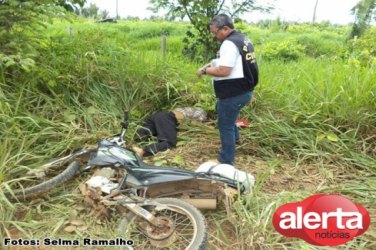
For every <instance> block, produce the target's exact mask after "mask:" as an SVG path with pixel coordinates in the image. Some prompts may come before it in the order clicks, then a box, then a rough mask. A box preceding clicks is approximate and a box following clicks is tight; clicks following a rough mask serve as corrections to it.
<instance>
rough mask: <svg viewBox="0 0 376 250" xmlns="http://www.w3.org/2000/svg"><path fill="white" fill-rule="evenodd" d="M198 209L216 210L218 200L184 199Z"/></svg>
mask: <svg viewBox="0 0 376 250" xmlns="http://www.w3.org/2000/svg"><path fill="white" fill-rule="evenodd" d="M182 200H183V201H186V202H188V203H190V204H191V205H193V206H195V207H196V208H198V209H216V208H217V199H186V198H184V199H182Z"/></svg>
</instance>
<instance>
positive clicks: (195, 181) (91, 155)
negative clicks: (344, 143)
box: [5, 111, 254, 249]
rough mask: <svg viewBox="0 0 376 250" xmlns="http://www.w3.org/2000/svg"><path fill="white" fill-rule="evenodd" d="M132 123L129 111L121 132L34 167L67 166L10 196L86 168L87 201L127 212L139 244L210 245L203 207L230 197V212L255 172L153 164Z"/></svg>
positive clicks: (128, 231)
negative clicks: (136, 144) (140, 150)
mask: <svg viewBox="0 0 376 250" xmlns="http://www.w3.org/2000/svg"><path fill="white" fill-rule="evenodd" d="M128 125H129V113H128V112H127V111H126V112H125V114H124V120H123V121H122V122H121V132H120V134H118V135H115V136H113V137H111V138H108V139H101V140H99V142H98V144H97V145H96V146H89V147H86V148H82V149H79V150H77V151H75V152H73V153H71V154H69V155H67V156H64V157H61V158H59V159H56V160H53V161H51V162H49V163H47V164H44V165H42V166H41V167H39V168H37V169H33V170H31V171H29V176H31V175H32V176H35V177H38V178H45V177H47V176H48V173H49V172H51V171H52V172H53V171H55V172H56V170H58V169H61V167H63V166H67V167H66V169H65V170H64V171H62V172H59V173H58V174H57V175H55V176H54V177H52V178H50V179H48V180H45V181H42V182H41V183H40V184H38V185H31V186H28V185H27V184H24V183H18V188H17V187H11V188H10V189H13V190H11V191H7V192H6V193H5V196H6V197H8V198H9V199H19V200H20V199H27V198H29V197H33V196H35V195H39V194H41V193H44V192H46V191H48V190H50V189H52V188H53V187H56V186H58V185H59V184H61V183H63V182H65V181H67V180H69V179H71V178H73V177H75V176H78V175H79V174H80V173H92V175H91V176H90V177H89V178H88V180H87V181H86V182H85V185H84V187H83V188H81V193H82V194H83V196H84V200H85V202H86V203H87V204H90V205H91V206H92V207H93V208H95V209H96V210H97V211H99V212H100V213H101V214H103V215H106V216H111V213H112V212H113V211H114V210H115V211H116V212H117V213H121V214H122V215H124V219H123V220H122V222H121V223H120V226H119V228H121V230H122V232H124V236H126V237H128V238H129V239H132V240H133V241H134V247H135V248H136V249H148V248H150V247H151V248H152V249H155V248H167V249H204V248H205V245H206V243H207V238H208V228H207V223H206V221H205V217H204V216H203V215H202V213H201V212H200V210H198V209H215V208H216V207H217V204H218V202H219V201H224V203H225V207H226V210H227V211H228V212H229V211H230V207H231V200H232V195H234V194H239V193H240V194H241V193H243V192H245V191H247V190H249V189H250V188H251V187H252V186H253V184H254V177H253V176H252V175H251V174H247V173H245V172H243V171H240V170H237V169H235V168H234V167H233V166H230V165H225V164H213V163H208V162H207V163H204V164H202V165H201V166H200V167H199V168H198V169H197V170H196V171H190V170H184V169H178V168H173V167H156V166H152V165H149V164H147V163H145V162H144V161H143V160H142V159H141V158H140V157H138V155H137V154H136V153H135V152H134V151H133V150H131V149H129V148H128V147H127V143H126V141H125V140H124V137H125V134H126V131H127V128H128ZM25 179H29V178H25ZM34 183H35V182H34Z"/></svg>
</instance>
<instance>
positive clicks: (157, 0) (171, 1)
mask: <svg viewBox="0 0 376 250" xmlns="http://www.w3.org/2000/svg"><path fill="white" fill-rule="evenodd" d="M256 1H257V0H228V1H227V0H199V1H197V0H196V1H195V0H150V3H151V4H152V6H153V7H152V8H150V9H151V10H153V11H154V12H158V11H159V10H160V9H164V10H167V14H166V17H167V19H169V20H175V19H177V18H180V19H181V20H183V19H185V18H188V20H189V21H190V23H191V24H192V26H193V29H194V31H193V32H192V31H190V30H189V31H187V34H186V37H185V38H184V40H183V42H184V43H185V46H184V52H185V54H186V55H189V56H190V57H191V58H202V59H207V58H210V57H213V56H214V55H215V53H216V50H217V49H218V45H217V44H216V43H213V38H212V37H211V35H210V32H209V29H208V23H209V22H210V20H211V19H212V18H213V17H214V16H215V15H217V14H220V13H226V14H228V15H229V16H230V17H232V18H233V19H239V17H240V15H241V14H243V13H244V12H249V11H252V10H260V11H269V10H270V9H271V6H261V5H259V4H257V3H256Z"/></svg>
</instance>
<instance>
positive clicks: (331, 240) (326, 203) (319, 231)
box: [273, 194, 371, 246]
mask: <svg viewBox="0 0 376 250" xmlns="http://www.w3.org/2000/svg"><path fill="white" fill-rule="evenodd" d="M370 221H371V219H370V216H369V213H368V211H367V209H366V208H364V207H363V206H362V205H359V204H356V203H353V202H352V201H351V200H349V199H347V198H345V197H343V196H340V195H334V194H317V195H313V196H310V197H308V198H307V199H305V200H303V201H301V202H298V203H288V204H285V205H282V206H280V207H279V208H278V209H277V210H276V211H275V213H274V215H273V225H274V228H275V229H276V230H277V232H279V233H280V234H282V235H284V236H286V237H297V238H301V239H303V240H305V241H306V242H308V243H310V244H313V245H317V246H337V245H341V244H344V243H346V242H348V241H350V240H352V239H353V238H354V237H356V236H359V235H361V234H363V233H364V232H365V231H366V230H367V228H368V227H369V225H370Z"/></svg>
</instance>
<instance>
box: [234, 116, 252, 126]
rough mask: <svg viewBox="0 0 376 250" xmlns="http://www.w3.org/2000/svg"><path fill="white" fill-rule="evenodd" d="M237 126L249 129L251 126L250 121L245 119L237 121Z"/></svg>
mask: <svg viewBox="0 0 376 250" xmlns="http://www.w3.org/2000/svg"><path fill="white" fill-rule="evenodd" d="M235 124H236V126H237V127H238V128H248V127H249V126H250V125H251V124H250V123H249V122H248V121H246V120H244V119H243V118H239V119H237V120H236V122H235Z"/></svg>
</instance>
